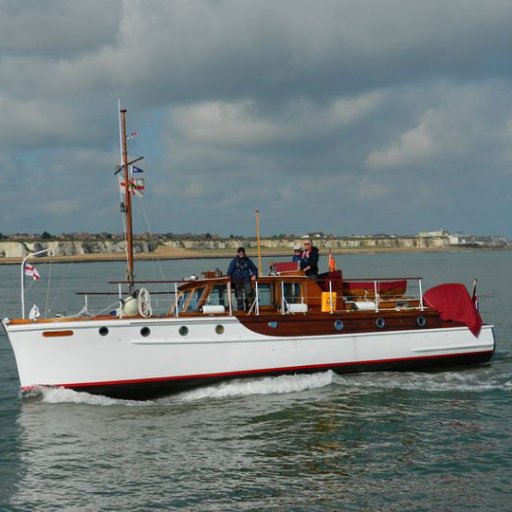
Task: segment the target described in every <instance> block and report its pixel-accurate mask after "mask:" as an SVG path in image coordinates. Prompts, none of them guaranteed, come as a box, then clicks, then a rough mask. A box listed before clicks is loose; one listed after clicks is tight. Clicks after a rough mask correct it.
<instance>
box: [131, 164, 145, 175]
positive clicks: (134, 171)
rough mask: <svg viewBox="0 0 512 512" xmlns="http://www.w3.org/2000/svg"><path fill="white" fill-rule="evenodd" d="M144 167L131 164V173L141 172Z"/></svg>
mask: <svg viewBox="0 0 512 512" xmlns="http://www.w3.org/2000/svg"><path fill="white" fill-rule="evenodd" d="M143 172H144V169H141V168H140V167H137V166H136V165H132V174H142V173H143Z"/></svg>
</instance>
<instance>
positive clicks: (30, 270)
mask: <svg viewBox="0 0 512 512" xmlns="http://www.w3.org/2000/svg"><path fill="white" fill-rule="evenodd" d="M25 275H26V276H29V277H31V278H32V279H33V280H34V281H39V279H41V276H40V275H39V272H38V271H37V268H36V267H34V265H32V264H31V263H25Z"/></svg>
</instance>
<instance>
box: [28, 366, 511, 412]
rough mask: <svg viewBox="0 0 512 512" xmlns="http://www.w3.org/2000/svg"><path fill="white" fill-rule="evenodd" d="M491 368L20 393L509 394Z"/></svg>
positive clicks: (59, 399)
mask: <svg viewBox="0 0 512 512" xmlns="http://www.w3.org/2000/svg"><path fill="white" fill-rule="evenodd" d="M492 371H493V370H492V367H487V368H478V369H476V370H467V371H457V372H451V371H445V372H381V373H380V372H371V373H360V374H350V375H339V374H336V373H334V372H333V371H331V370H329V371H326V372H318V373H313V374H307V375H280V376H277V377H259V378H251V379H237V380H232V381H228V382H221V383H218V384H214V385H212V386H205V387H201V388H197V389H193V390H190V391H184V392H182V393H179V394H176V395H172V396H165V397H162V398H159V399H155V400H145V401H139V400H124V399H116V398H109V397H106V396H102V395H92V394H90V393H86V392H83V391H81V392H77V391H73V390H70V389H64V388H39V389H35V390H33V391H31V392H30V393H29V394H28V395H27V394H26V395H24V398H25V399H29V400H30V399H32V400H40V401H42V402H45V403H50V404H58V403H67V404H85V405H95V406H111V405H124V406H138V407H141V406H142V407H143V406H151V405H152V406H154V405H173V404H174V405H176V404H183V403H190V402H197V401H202V400H212V399H213V400H215V399H221V398H236V397H243V396H251V395H273V394H287V393H298V392H301V391H308V390H311V389H318V388H323V387H326V386H330V385H334V386H337V387H340V388H342V391H341V392H342V393H343V394H358V393H373V392H380V391H389V390H403V391H425V392H433V393H443V392H458V391H463V392H477V393H482V392H487V391H495V390H503V391H511V390H512V375H504V374H499V375H496V374H494V375H493V374H492Z"/></svg>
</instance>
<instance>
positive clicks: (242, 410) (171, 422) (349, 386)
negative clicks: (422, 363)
mask: <svg viewBox="0 0 512 512" xmlns="http://www.w3.org/2000/svg"><path fill="white" fill-rule="evenodd" d="M511 258H512V253H510V252H507V251H503V252H479V251H475V252H467V253H439V254H437V253H436V254H406V255H364V256H361V255H353V256H343V257H338V258H337V259H338V266H341V267H342V268H343V271H344V275H345V276H351V277H364V276H370V277H376V276H387V277H397V276H402V275H407V276H416V275H422V276H423V277H424V284H425V288H427V287H429V286H432V285H434V284H438V283H441V282H447V281H451V282H463V283H465V284H466V285H467V286H468V288H471V284H472V280H473V278H478V279H479V296H480V307H481V311H482V315H483V316H484V319H485V320H486V321H487V322H489V323H493V324H494V325H495V327H496V335H497V341H498V350H497V354H496V356H495V359H494V360H493V361H492V363H491V364H489V365H485V366H479V367H474V368H467V369H463V370H458V371H443V372H407V373H367V374H358V375H350V376H338V375H335V374H333V373H331V372H320V373H317V374H314V375H309V376H292V377H278V378H259V379H251V380H247V381H235V382H230V383H229V384H221V385H218V386H212V387H208V388H203V389H199V390H194V391H192V392H188V393H184V394H182V395H178V396H174V397H172V398H163V399H160V400H157V401H153V402H134V401H122V400H112V399H108V398H105V397H98V396H96V397H95V396H91V395H87V394H81V393H75V392H71V391H63V390H53V391H49V392H47V393H45V394H44V395H43V396H40V397H38V398H33V399H27V398H24V399H21V398H20V397H19V395H18V385H19V383H18V377H17V373H16V366H15V362H14V357H13V355H12V352H11V349H10V346H9V343H8V340H7V338H6V337H5V335H4V334H3V333H2V334H1V335H0V510H2V511H4V510H5V511H8V510H12V511H25V510H26V511H33V510H37V511H55V510H66V511H73V510H80V511H120V510H130V511H151V510H190V511H203V510H204V511H259V510H269V511H318V512H320V511H338V510H339V511H344V510H347V511H352V510H353V511H361V510H365V511H405V510H407V511H436V512H437V511H461V512H462V511H468V510H478V511H508V510H510V509H511V505H510V499H511V493H512V483H511V477H510V472H511V470H512V441H511V436H510V431H511V424H512V400H511V392H512V357H511V347H512V315H511V314H510V304H511V290H512V273H511V272H510V260H511ZM227 263H228V262H227V260H208V261H206V260H202V261H201V260H200V261H187V262H186V261H174V262H163V263H161V264H160V265H159V266H157V267H155V266H154V264H152V263H143V264H139V265H138V267H137V274H138V277H139V278H148V279H158V278H161V277H165V278H167V279H174V278H181V277H184V276H187V275H190V274H191V273H193V272H195V273H199V272H200V271H201V270H204V269H208V268H211V269H213V268H215V267H217V266H218V267H220V268H222V269H225V267H226V266H227ZM122 267H123V265H122V264H120V263H88V264H74V265H67V264H65V265H64V264H63V265H52V266H47V265H39V266H38V269H39V271H40V273H41V274H42V280H41V281H40V282H38V283H33V284H30V285H29V286H28V290H27V304H28V308H29V307H30V306H31V305H32V303H33V302H37V304H38V305H39V307H40V308H41V309H44V308H49V309H51V310H52V311H53V312H63V313H64V312H67V313H73V312H77V311H78V310H79V309H80V308H81V305H82V303H83V302H82V301H83V299H82V298H81V297H79V296H75V295H72V291H74V290H76V289H80V290H84V291H87V290H89V291H90V290H96V291H104V290H107V289H108V288H107V286H106V282H107V281H108V280H112V279H119V278H122ZM324 267H325V262H324ZM48 282H50V285H51V288H50V290H48V287H47V283H48ZM0 283H1V294H0V315H2V317H5V316H14V315H16V316H18V315H19V311H20V298H19V268H18V267H17V266H16V267H15V266H0Z"/></svg>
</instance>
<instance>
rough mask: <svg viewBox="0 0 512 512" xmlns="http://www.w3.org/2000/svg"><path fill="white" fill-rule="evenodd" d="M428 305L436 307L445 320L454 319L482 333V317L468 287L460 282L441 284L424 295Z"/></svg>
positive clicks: (471, 329) (476, 334)
mask: <svg viewBox="0 0 512 512" xmlns="http://www.w3.org/2000/svg"><path fill="white" fill-rule="evenodd" d="M423 301H424V302H425V304H426V305H427V306H430V307H431V308H434V309H436V310H437V311H439V313H440V314H441V318H442V319H443V320H454V321H457V322H462V323H464V324H466V325H467V326H468V328H469V330H470V331H471V332H472V333H473V334H474V335H475V336H478V335H479V334H480V329H481V328H482V318H481V317H480V313H479V312H478V309H477V308H476V305H475V303H474V302H473V300H472V299H471V297H470V296H469V293H468V291H467V289H466V287H465V286H464V285H463V284H459V283H448V284H440V285H439V286H434V288H430V290H427V291H426V292H425V294H424V295H423Z"/></svg>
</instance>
